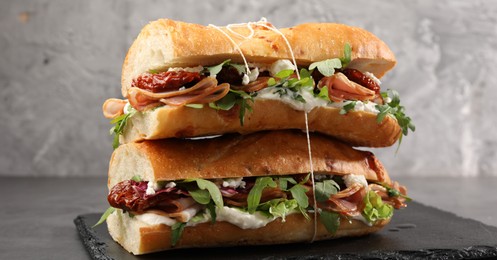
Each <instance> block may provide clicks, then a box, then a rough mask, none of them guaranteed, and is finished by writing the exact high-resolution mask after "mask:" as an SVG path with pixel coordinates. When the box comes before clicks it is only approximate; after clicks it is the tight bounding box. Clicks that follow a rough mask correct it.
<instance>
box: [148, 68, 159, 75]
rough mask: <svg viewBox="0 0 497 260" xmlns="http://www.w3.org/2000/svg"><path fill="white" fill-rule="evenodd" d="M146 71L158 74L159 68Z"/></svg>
mask: <svg viewBox="0 0 497 260" xmlns="http://www.w3.org/2000/svg"><path fill="white" fill-rule="evenodd" d="M148 73H150V74H159V73H160V71H159V70H154V69H151V70H148Z"/></svg>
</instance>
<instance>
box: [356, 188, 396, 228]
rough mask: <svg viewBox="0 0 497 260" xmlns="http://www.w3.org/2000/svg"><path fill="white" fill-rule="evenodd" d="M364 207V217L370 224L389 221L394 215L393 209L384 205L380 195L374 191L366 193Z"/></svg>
mask: <svg viewBox="0 0 497 260" xmlns="http://www.w3.org/2000/svg"><path fill="white" fill-rule="evenodd" d="M364 205H365V206H364V210H363V212H362V215H363V216H364V218H366V220H368V221H369V222H370V223H374V222H376V221H377V220H379V219H388V218H390V217H391V216H392V215H393V207H392V206H391V205H389V204H386V203H384V202H383V201H382V200H381V197H380V195H378V194H376V192H374V191H372V190H370V191H369V192H368V193H366V196H365V197H364Z"/></svg>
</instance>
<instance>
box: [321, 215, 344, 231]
mask: <svg viewBox="0 0 497 260" xmlns="http://www.w3.org/2000/svg"><path fill="white" fill-rule="evenodd" d="M319 219H320V220H321V223H323V225H324V227H325V228H326V230H328V232H330V233H331V234H335V233H336V232H337V230H338V227H340V214H338V213H336V212H330V211H324V210H323V211H321V212H320V213H319Z"/></svg>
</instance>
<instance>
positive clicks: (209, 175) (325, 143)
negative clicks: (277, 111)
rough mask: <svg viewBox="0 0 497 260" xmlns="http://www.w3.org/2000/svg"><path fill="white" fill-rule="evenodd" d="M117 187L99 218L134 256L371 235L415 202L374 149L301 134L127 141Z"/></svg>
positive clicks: (114, 166) (114, 172)
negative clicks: (407, 202) (409, 201)
mask: <svg viewBox="0 0 497 260" xmlns="http://www.w3.org/2000/svg"><path fill="white" fill-rule="evenodd" d="M309 148H310V151H311V153H310V154H309ZM310 158H312V159H310ZM311 162H312V163H311ZM108 187H109V190H110V191H109V195H108V198H107V199H108V202H109V204H110V205H111V207H110V208H109V209H108V210H107V211H106V213H105V214H104V216H102V219H101V221H99V223H101V222H103V221H104V220H105V219H106V220H107V225H108V228H109V233H110V235H111V236H112V238H113V239H114V240H115V241H117V242H118V243H119V244H121V245H122V246H123V247H124V248H125V249H126V250H127V251H129V252H131V253H133V254H145V253H150V252H157V251H162V250H168V249H175V248H191V247H217V246H236V245H268V244H284V243H294V242H312V241H317V240H324V239H332V238H339V237H349V236H362V235H366V234H369V233H373V232H376V231H378V230H379V229H381V228H382V227H384V226H385V225H386V224H388V222H389V221H390V220H391V218H392V215H393V210H394V209H400V208H402V207H405V206H406V205H405V202H406V200H408V197H406V189H405V187H403V186H401V185H399V184H398V183H397V182H393V181H392V180H391V179H390V177H389V176H388V173H387V172H386V170H385V169H384V167H383V166H382V164H381V163H380V162H379V160H378V159H377V158H376V157H375V156H374V155H373V154H372V153H371V152H366V151H360V150H356V149H354V148H352V147H350V146H349V145H347V144H344V143H341V142H339V141H336V140H334V139H331V138H329V137H327V136H323V135H320V134H311V135H310V146H308V139H307V136H306V134H305V133H302V132H300V131H269V132H259V133H255V134H250V135H225V136H221V137H216V138H205V139H195V140H191V139H189V140H186V139H167V140H159V141H145V142H142V143H130V144H126V145H121V146H120V147H119V148H118V149H117V150H115V152H114V153H113V155H112V159H111V162H110V167H109V181H108Z"/></svg>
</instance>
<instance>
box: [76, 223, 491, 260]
mask: <svg viewBox="0 0 497 260" xmlns="http://www.w3.org/2000/svg"><path fill="white" fill-rule="evenodd" d="M88 215H89V214H88ZM74 224H75V225H76V228H77V230H78V233H79V236H80V238H81V240H82V242H83V244H84V246H85V248H86V249H87V250H88V253H89V254H90V255H91V257H92V259H95V260H111V259H114V258H112V257H109V256H108V255H107V254H106V247H107V245H106V244H105V243H104V242H102V241H100V239H99V237H98V235H97V234H96V233H95V232H94V231H93V229H92V227H91V226H90V225H88V223H87V222H86V221H85V215H79V216H77V217H76V218H75V219H74ZM123 250H124V249H123ZM331 256H332V257H336V258H339V259H358V258H359V259H477V258H490V257H497V245H496V246H495V247H493V246H471V247H467V248H463V249H426V250H415V251H414V250H406V251H395V252H393V251H371V252H369V253H367V254H361V253H359V254H350V253H339V254H333V255H329V254H323V255H313V256H309V257H265V258H264V259H315V258H326V257H331Z"/></svg>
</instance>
